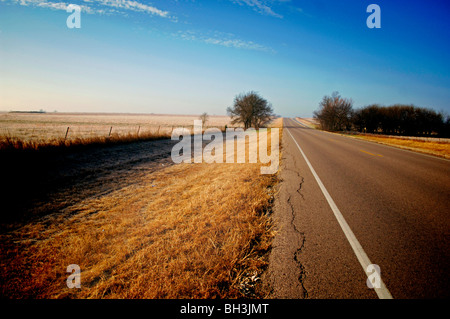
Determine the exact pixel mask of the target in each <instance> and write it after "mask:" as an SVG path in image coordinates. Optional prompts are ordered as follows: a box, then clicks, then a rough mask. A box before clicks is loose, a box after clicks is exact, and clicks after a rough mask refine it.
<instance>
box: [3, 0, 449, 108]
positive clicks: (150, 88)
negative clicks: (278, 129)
mask: <svg viewBox="0 0 450 319" xmlns="http://www.w3.org/2000/svg"><path fill="white" fill-rule="evenodd" d="M70 3H73V4H78V5H80V6H81V8H82V11H81V28H80V29H69V28H68V27H67V25H66V19H67V17H68V16H69V15H70V13H67V12H66V10H65V9H66V8H67V6H68V5H69V4H70ZM371 3H375V4H378V5H379V6H380V8H381V28H380V29H369V28H368V27H367V25H366V19H367V17H368V16H369V14H370V13H367V12H366V9H367V6H368V5H369V4H371ZM449 14H450V2H448V1H432V2H431V1H412V0H411V1H381V0H371V1H364V0H341V1H334V0H333V1H331V0H327V1H320V0H303V1H301V0H299V1H295V0H217V1H214V0H207V1H206V0H205V1H201V0H164V1H163V0H161V1H160V0H154V1H144V0H136V1H134V0H69V1H66V0H0V110H5V111H8V110H38V109H44V110H46V111H50V112H51V111H54V110H57V111H59V112H133V113H165V114H167V113H170V114H200V113H202V112H208V113H209V114H217V115H224V114H226V108H227V106H230V105H231V104H232V103H233V98H234V96H235V95H237V94H239V93H242V92H247V91H250V90H253V91H257V92H259V93H260V94H261V95H262V96H263V97H264V98H266V99H267V100H269V101H270V102H271V103H272V104H273V107H274V110H275V112H276V113H277V114H280V115H283V116H304V117H309V116H312V113H313V111H314V110H316V109H317V107H318V103H319V102H320V100H321V99H322V97H323V96H324V95H326V94H331V93H332V92H333V91H339V92H340V93H341V95H342V96H344V97H348V98H352V99H353V101H354V107H361V106H365V105H368V104H371V103H379V104H383V105H391V104H394V103H406V104H415V105H417V106H423V107H431V108H434V109H436V110H438V111H445V112H447V113H450V103H449V102H450V59H449V58H448V52H449V51H450V40H449V39H450V19H449V18H448V17H449Z"/></svg>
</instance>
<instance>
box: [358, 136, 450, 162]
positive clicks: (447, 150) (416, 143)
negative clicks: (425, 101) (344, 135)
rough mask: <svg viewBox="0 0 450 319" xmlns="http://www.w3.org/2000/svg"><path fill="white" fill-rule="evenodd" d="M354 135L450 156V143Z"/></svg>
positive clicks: (381, 142) (409, 148) (425, 152)
mask: <svg viewBox="0 0 450 319" xmlns="http://www.w3.org/2000/svg"><path fill="white" fill-rule="evenodd" d="M351 136H352V137H355V138H359V139H364V140H368V141H372V142H376V143H380V144H385V145H390V146H395V147H398V148H403V149H407V150H411V151H416V152H420V153H424V154H430V155H435V156H439V157H444V158H450V143H448V142H440V141H436V142H434V141H422V140H418V139H417V140H415V139H402V138H396V137H387V136H382V135H378V136H374V135H364V134H359V135H351Z"/></svg>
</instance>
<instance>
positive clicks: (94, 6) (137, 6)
mask: <svg viewBox="0 0 450 319" xmlns="http://www.w3.org/2000/svg"><path fill="white" fill-rule="evenodd" d="M83 1H84V2H86V3H87V4H88V5H80V7H81V10H82V12H85V13H98V14H104V13H125V12H126V11H134V12H143V13H146V14H149V15H156V16H159V17H162V18H169V17H170V16H169V12H168V11H163V10H160V9H158V8H156V7H152V6H149V5H146V4H144V3H141V2H138V1H134V0H83ZM13 2H16V3H18V4H20V5H22V6H33V7H41V8H50V9H55V10H67V7H68V6H69V4H70V2H52V1H47V0H13ZM170 18H172V19H173V17H170Z"/></svg>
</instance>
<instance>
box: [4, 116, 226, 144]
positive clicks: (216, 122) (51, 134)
mask: <svg viewBox="0 0 450 319" xmlns="http://www.w3.org/2000/svg"><path fill="white" fill-rule="evenodd" d="M194 120H198V116H195V115H157V114H88V113H45V114H31V113H0V150H2V149H9V150H23V149H43V148H49V147H67V146H71V147H72V146H79V145H91V144H95V145H99V144H105V143H118V142H130V141H136V140H149V139H159V138H167V137H170V135H171V132H172V130H173V129H174V128H176V127H187V128H192V127H193V123H194ZM225 125H228V126H230V118H229V117H227V116H210V117H209V119H208V122H207V123H206V127H205V128H207V127H219V128H224V127H225ZM67 128H69V130H67Z"/></svg>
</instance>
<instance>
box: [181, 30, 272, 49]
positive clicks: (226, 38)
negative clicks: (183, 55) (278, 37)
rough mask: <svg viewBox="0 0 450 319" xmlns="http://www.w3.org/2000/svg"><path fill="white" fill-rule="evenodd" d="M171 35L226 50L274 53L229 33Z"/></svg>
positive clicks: (190, 32)
mask: <svg viewBox="0 0 450 319" xmlns="http://www.w3.org/2000/svg"><path fill="white" fill-rule="evenodd" d="M173 35H174V36H175V37H178V38H181V39H183V40H189V41H198V42H203V43H207V44H213V45H220V46H223V47H227V48H235V49H244V50H254V51H262V52H271V53H274V52H275V51H274V50H273V49H272V48H269V47H266V46H263V45H261V44H258V43H255V42H253V41H244V40H241V39H237V38H235V36H234V35H233V34H230V33H221V32H214V33H213V34H208V35H201V34H199V33H197V32H194V31H179V32H177V33H174V34H173Z"/></svg>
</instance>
